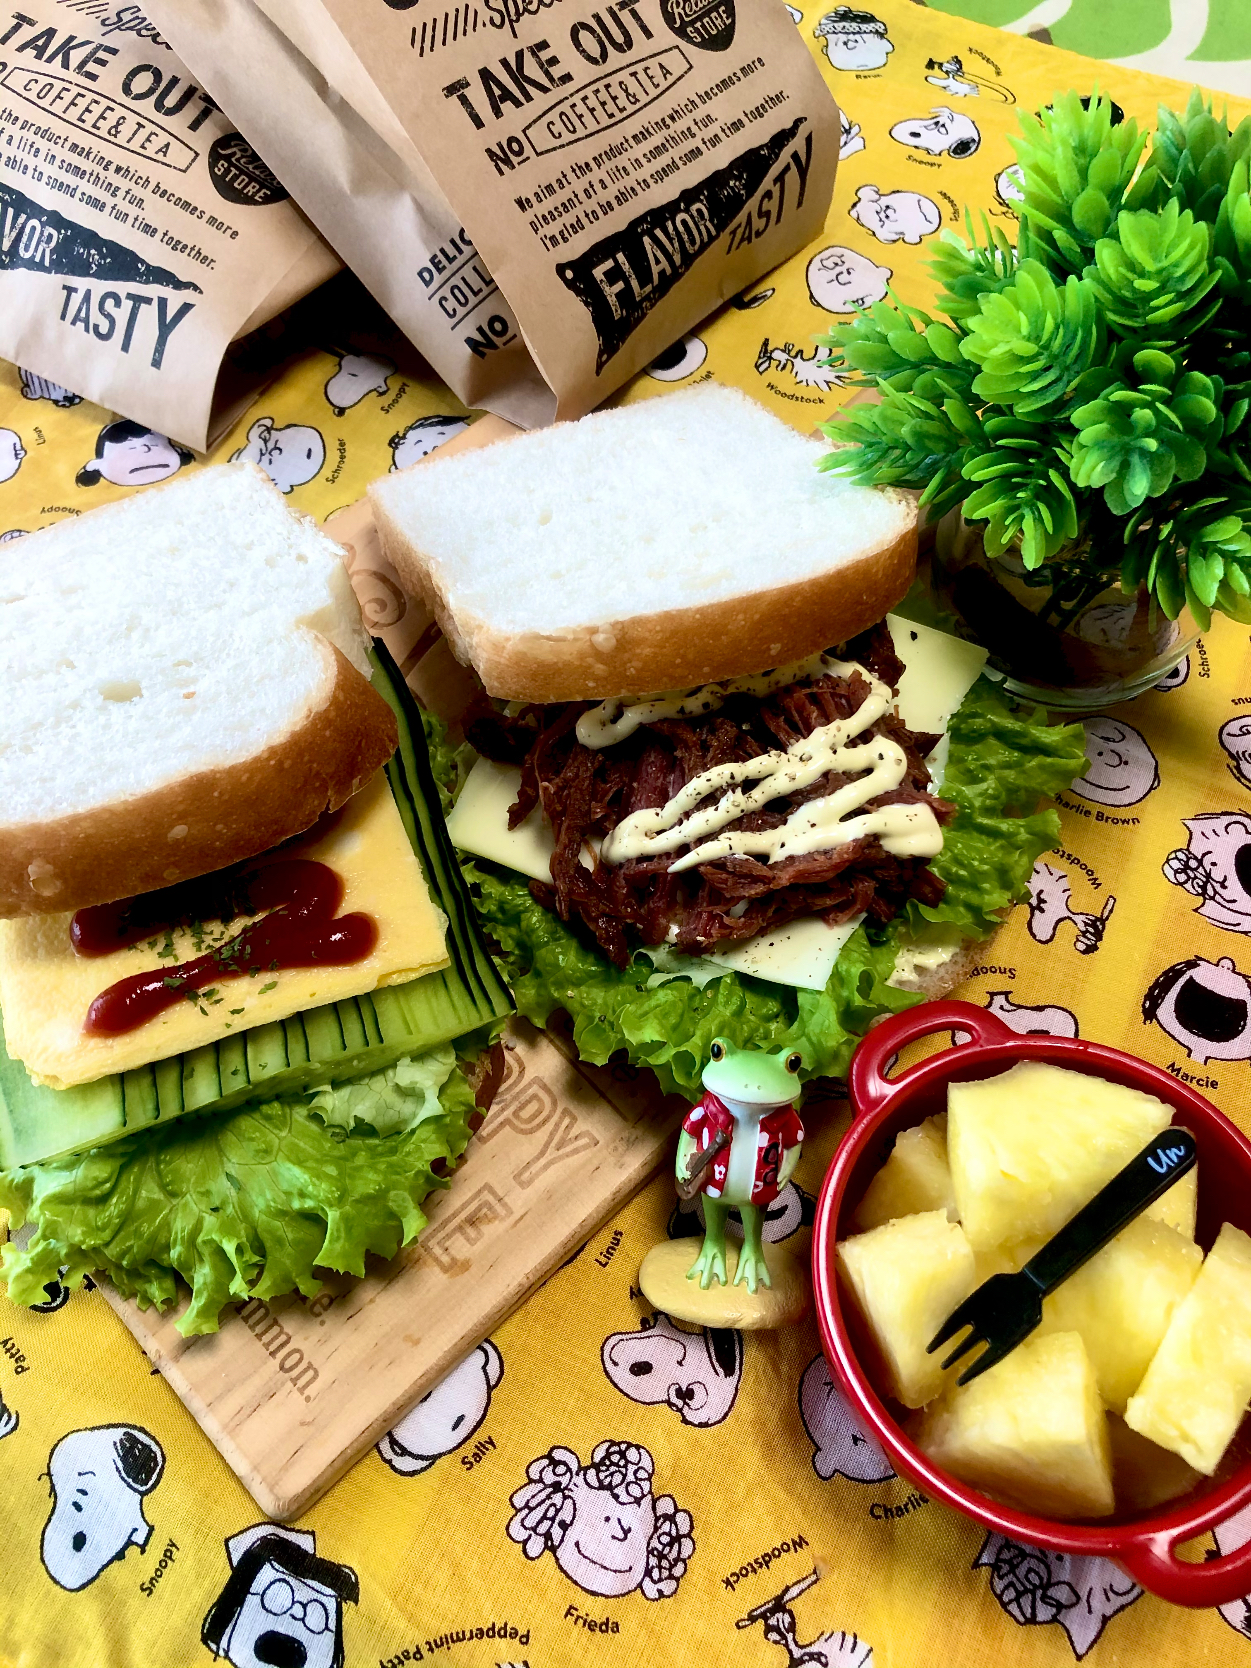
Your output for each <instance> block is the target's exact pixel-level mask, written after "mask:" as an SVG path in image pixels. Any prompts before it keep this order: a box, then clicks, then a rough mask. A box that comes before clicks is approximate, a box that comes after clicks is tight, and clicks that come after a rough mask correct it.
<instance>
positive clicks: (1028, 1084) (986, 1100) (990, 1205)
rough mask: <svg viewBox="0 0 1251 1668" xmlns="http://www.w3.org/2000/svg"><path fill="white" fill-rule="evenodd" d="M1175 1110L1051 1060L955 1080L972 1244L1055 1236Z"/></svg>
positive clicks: (965, 1219)
mask: <svg viewBox="0 0 1251 1668" xmlns="http://www.w3.org/2000/svg"><path fill="white" fill-rule="evenodd" d="M1172 1116H1173V1114H1172V1111H1171V1109H1170V1108H1169V1107H1167V1106H1165V1104H1164V1102H1163V1101H1161V1100H1157V1099H1156V1097H1155V1096H1154V1095H1147V1094H1143V1093H1142V1092H1141V1090H1138V1089H1127V1088H1125V1087H1123V1086H1122V1085H1121V1084H1119V1083H1108V1082H1106V1081H1105V1080H1104V1079H1103V1078H1101V1077H1088V1076H1086V1075H1085V1074H1084V1073H1082V1072H1076V1071H1066V1070H1065V1069H1064V1068H1063V1067H1062V1066H1051V1065H1047V1064H1046V1063H1045V1062H1044V1061H1041V1060H1022V1061H1021V1062H1020V1063H1019V1064H1018V1065H1015V1066H1013V1067H1012V1069H1011V1070H1010V1071H1006V1072H1004V1073H1003V1074H1002V1075H1001V1076H999V1077H988V1078H984V1079H982V1080H981V1081H980V1082H976V1083H952V1084H950V1085H949V1087H948V1090H947V1158H948V1162H949V1163H950V1165H951V1180H952V1186H953V1187H954V1189H955V1195H956V1206H957V1208H958V1210H959V1212H960V1221H961V1224H962V1226H963V1228H964V1231H965V1234H966V1235H967V1236H968V1241H969V1244H970V1245H971V1246H972V1247H973V1249H974V1250H975V1251H989V1250H991V1249H993V1248H994V1247H995V1246H998V1245H1010V1244H1011V1243H1012V1242H1013V1241H1014V1240H1019V1239H1025V1238H1042V1239H1049V1238H1050V1237H1051V1235H1052V1234H1054V1233H1055V1232H1056V1230H1057V1229H1059V1228H1062V1227H1063V1226H1064V1224H1065V1223H1066V1222H1067V1221H1068V1220H1069V1218H1070V1217H1071V1216H1073V1215H1074V1214H1075V1213H1076V1212H1077V1211H1078V1210H1080V1209H1081V1207H1082V1206H1083V1205H1084V1204H1085V1203H1086V1202H1087V1200H1088V1199H1092V1198H1093V1197H1094V1195H1095V1194H1096V1193H1097V1192H1098V1191H1099V1189H1100V1188H1101V1187H1102V1186H1103V1185H1104V1184H1105V1182H1109V1181H1111V1179H1112V1177H1113V1176H1114V1175H1115V1174H1116V1172H1117V1171H1118V1170H1120V1169H1122V1168H1124V1166H1125V1165H1126V1164H1128V1162H1129V1160H1130V1159H1131V1158H1133V1156H1134V1154H1135V1153H1137V1152H1138V1151H1139V1150H1140V1149H1141V1148H1142V1147H1143V1146H1145V1145H1146V1143H1147V1142H1148V1141H1149V1140H1150V1139H1151V1137H1152V1136H1153V1135H1155V1134H1158V1132H1159V1131H1160V1130H1162V1129H1165V1128H1167V1126H1168V1124H1169V1123H1170V1122H1171V1120H1172Z"/></svg>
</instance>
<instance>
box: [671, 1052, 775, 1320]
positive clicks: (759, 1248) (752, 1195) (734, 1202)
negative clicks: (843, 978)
mask: <svg viewBox="0 0 1251 1668" xmlns="http://www.w3.org/2000/svg"><path fill="white" fill-rule="evenodd" d="M708 1052H709V1054H710V1055H711V1059H710V1061H709V1063H708V1065H707V1066H705V1068H704V1074H703V1077H702V1079H701V1081H702V1083H703V1085H704V1097H703V1099H702V1100H701V1101H700V1103H699V1105H698V1106H693V1107H692V1108H691V1110H690V1111H689V1112H688V1113H687V1116H686V1119H685V1121H684V1122H683V1125H682V1134H681V1135H680V1136H679V1138H678V1163H677V1175H678V1189H679V1192H681V1193H683V1195H684V1196H685V1197H693V1196H694V1194H695V1193H696V1192H702V1193H703V1195H704V1243H703V1246H702V1248H701V1250H700V1253H699V1256H698V1257H697V1258H696V1259H695V1262H694V1264H693V1265H692V1267H691V1269H690V1271H689V1272H688V1274H687V1279H688V1280H694V1279H695V1277H696V1276H697V1275H698V1276H699V1284H700V1287H701V1289H702V1290H704V1291H706V1290H707V1289H708V1286H709V1285H710V1284H711V1282H712V1281H714V1280H719V1281H721V1282H722V1283H725V1280H726V1273H725V1223H726V1218H727V1217H728V1216H729V1214H730V1210H731V1208H732V1207H733V1206H737V1207H738V1211H739V1215H740V1216H741V1217H742V1219H743V1249H742V1250H741V1251H740V1252H739V1258H738V1268H737V1269H736V1270H735V1273H734V1284H735V1285H738V1284H739V1282H740V1281H745V1282H746V1284H747V1289H748V1291H749V1292H754V1291H755V1290H756V1285H757V1282H758V1281H763V1282H764V1284H765V1285H766V1286H768V1285H770V1284H772V1282H771V1281H770V1278H769V1265H768V1264H767V1263H766V1262H765V1255H764V1246H763V1244H762V1243H761V1238H760V1226H761V1220H762V1214H763V1211H764V1209H765V1207H766V1206H768V1205H771V1204H772V1203H773V1201H774V1200H775V1199H776V1198H777V1196H778V1194H779V1193H780V1192H781V1190H782V1189H783V1188H784V1187H785V1186H786V1184H787V1182H788V1181H789V1180H790V1178H791V1173H792V1171H793V1170H794V1168H795V1166H796V1164H798V1163H799V1154H800V1152H801V1150H802V1146H803V1139H804V1126H803V1125H802V1124H801V1123H800V1121H799V1114H798V1113H797V1112H796V1110H795V1101H796V1098H797V1097H798V1094H799V1083H798V1081H797V1074H798V1072H799V1070H800V1068H801V1067H802V1066H803V1063H804V1060H803V1055H802V1054H797V1053H795V1052H794V1051H793V1050H788V1049H779V1050H778V1052H777V1053H776V1054H763V1053H761V1052H760V1051H759V1050H758V1049H754V1048H735V1046H734V1044H733V1043H732V1042H726V1041H725V1040H724V1039H723V1038H721V1037H717V1038H716V1039H715V1040H714V1041H713V1044H712V1047H711V1048H710V1049H709V1050H708Z"/></svg>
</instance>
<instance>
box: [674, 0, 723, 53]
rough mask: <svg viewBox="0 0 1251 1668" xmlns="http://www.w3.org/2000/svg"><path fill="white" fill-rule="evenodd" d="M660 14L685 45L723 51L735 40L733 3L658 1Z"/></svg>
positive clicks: (706, 0)
mask: <svg viewBox="0 0 1251 1668" xmlns="http://www.w3.org/2000/svg"><path fill="white" fill-rule="evenodd" d="M660 15H661V16H662V17H663V18H664V20H665V22H666V23H667V24H668V25H669V27H670V29H672V30H673V32H674V34H675V35H677V36H678V38H679V40H684V41H685V42H686V43H687V45H688V46H698V47H702V48H703V50H704V51H705V52H724V51H725V49H726V47H727V46H729V44H730V42H731V41H732V40H733V39H734V22H735V19H734V0H660Z"/></svg>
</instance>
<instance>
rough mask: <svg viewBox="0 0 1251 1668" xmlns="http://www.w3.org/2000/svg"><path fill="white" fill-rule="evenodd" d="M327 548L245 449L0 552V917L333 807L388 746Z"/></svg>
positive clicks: (247, 851) (251, 841) (44, 906)
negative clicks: (234, 459)
mask: <svg viewBox="0 0 1251 1668" xmlns="http://www.w3.org/2000/svg"><path fill="white" fill-rule="evenodd" d="M367 641H368V640H367V637H366V634H365V631H364V627H363V626H362V624H361V617H360V609H359V607H358V605H357V602H356V598H355V596H354V594H353V592H352V587H351V584H350V581H349V580H348V576H347V570H346V568H345V567H344V565H343V559H342V552H341V551H340V549H339V547H338V546H337V545H335V544H334V543H332V542H331V540H329V539H328V538H326V537H325V536H324V535H323V534H321V533H320V532H318V530H317V529H316V527H315V526H314V525H313V523H312V522H311V521H308V520H307V519H305V518H303V517H300V516H296V515H294V514H292V513H291V511H289V510H288V509H287V507H286V505H285V504H284V503H283V500H282V496H281V494H280V493H278V492H277V491H276V490H275V489H274V488H273V487H272V486H271V485H270V483H269V481H268V480H267V479H266V478H265V476H264V475H263V474H262V473H261V471H260V470H258V469H255V468H253V467H252V466H251V465H249V464H223V465H220V466H217V467H214V468H210V469H203V470H198V471H196V472H195V473H194V474H191V475H188V476H185V477H183V478H182V479H180V480H175V481H172V482H170V484H169V485H167V486H162V487H154V488H151V489H149V490H148V491H146V492H142V493H140V494H138V495H137V496H135V497H133V498H128V499H125V500H123V501H122V502H120V503H116V504H110V505H107V506H104V507H102V508H100V509H98V510H93V511H91V512H90V514H88V515H85V516H83V517H82V518H81V519H78V520H67V521H62V522H58V523H57V524H56V525H55V526H53V527H49V528H46V529H45V530H43V531H42V532H38V533H32V534H31V535H30V536H29V537H28V538H24V539H14V540H12V541H10V543H8V544H6V545H4V546H3V550H2V553H0V665H3V666H4V668H5V675H4V700H3V707H2V708H0V916H13V915H24V914H46V913H48V912H50V911H59V910H72V909H80V908H83V907H84V906H86V905H89V904H95V903H104V902H108V901H110V900H112V899H114V898H122V897H129V896H132V895H133V894H135V893H139V892H145V891H151V890H154V889H156V888H158V887H162V886H168V885H170V884H171V883H173V882H175V881H180V880H186V879H190V878H191V877H192V876H195V875H200V874H207V873H209V872H210V871H212V870H214V869H218V868H221V867H223V866H224V865H226V864H227V863H231V862H234V861H236V860H237V859H240V858H244V857H250V856H253V855H254V854H255V853H257V852H260V851H264V850H266V849H267V848H268V847H269V846H272V845H275V844H277V843H278V842H279V841H280V840H284V839H286V838H287V837H288V836H290V835H292V834H295V833H298V832H299V831H300V830H302V829H304V828H307V827H309V825H310V824H312V823H313V822H315V821H316V820H317V818H318V817H319V816H320V815H321V813H322V812H323V811H325V810H326V809H327V808H330V809H335V808H337V807H338V806H339V805H341V804H342V803H343V802H344V801H345V800H346V799H348V798H350V796H351V795H352V794H353V793H354V792H355V791H356V789H357V788H359V787H361V786H363V784H364V783H365V782H366V781H368V780H369V778H370V777H371V776H372V775H373V774H374V773H375V772H376V771H377V769H378V768H379V766H380V765H382V764H383V763H384V762H385V761H386V759H388V758H389V757H390V755H391V753H392V752H393V750H394V748H395V742H396V725H395V719H394V716H393V715H392V712H391V709H390V708H389V707H388V706H387V704H386V702H385V701H384V700H383V699H382V697H381V696H380V695H378V694H377V693H376V692H375V691H374V689H373V688H372V687H371V686H370V684H369V681H368V678H369V661H368V658H367Z"/></svg>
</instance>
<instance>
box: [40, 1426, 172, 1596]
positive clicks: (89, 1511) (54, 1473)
mask: <svg viewBox="0 0 1251 1668" xmlns="http://www.w3.org/2000/svg"><path fill="white" fill-rule="evenodd" d="M164 1471H165V1450H164V1449H163V1448H162V1447H161V1445H160V1443H159V1442H158V1441H157V1440H156V1438H155V1437H154V1436H152V1435H150V1434H149V1432H147V1431H145V1430H141V1429H140V1428H139V1427H138V1426H137V1425H94V1426H91V1427H90V1428H89V1429H86V1430H80V1431H70V1432H69V1434H68V1435H67V1436H63V1437H62V1438H61V1440H60V1441H59V1442H58V1443H57V1444H56V1446H55V1447H54V1448H53V1450H52V1452H51V1454H50V1455H49V1456H48V1473H47V1475H48V1485H49V1488H50V1489H51V1492H52V1514H51V1516H50V1517H49V1518H48V1521H47V1523H46V1524H45V1525H44V1531H43V1537H42V1539H41V1540H40V1543H39V1555H40V1557H41V1558H42V1560H43V1567H44V1569H46V1570H47V1572H48V1574H49V1575H50V1576H51V1577H52V1579H53V1581H55V1582H56V1584H57V1586H58V1587H64V1588H65V1589H66V1591H67V1592H70V1593H76V1592H78V1591H79V1589H80V1588H82V1587H87V1586H89V1585H90V1584H91V1582H93V1581H94V1580H95V1579H96V1577H97V1576H98V1575H99V1574H100V1572H101V1570H103V1569H106V1568H107V1567H108V1565H109V1564H113V1563H117V1562H118V1561H119V1560H120V1559H122V1558H124V1557H125V1556H126V1553H127V1550H128V1549H129V1548H130V1547H132V1546H137V1547H138V1548H139V1550H140V1551H141V1552H142V1551H143V1549H144V1547H146V1546H147V1544H148V1542H149V1541H150V1540H151V1539H152V1525H151V1524H150V1523H149V1522H148V1520H147V1518H146V1517H144V1515H143V1502H144V1500H145V1499H146V1498H147V1496H148V1495H149V1494H151V1492H152V1490H153V1489H154V1488H155V1487H156V1485H157V1484H158V1483H159V1482H160V1480H161V1477H162V1476H163V1474H164Z"/></svg>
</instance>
